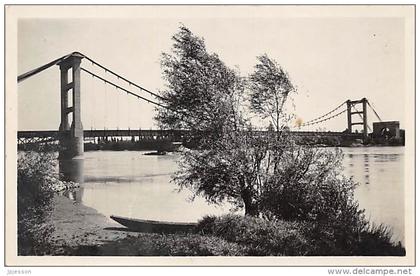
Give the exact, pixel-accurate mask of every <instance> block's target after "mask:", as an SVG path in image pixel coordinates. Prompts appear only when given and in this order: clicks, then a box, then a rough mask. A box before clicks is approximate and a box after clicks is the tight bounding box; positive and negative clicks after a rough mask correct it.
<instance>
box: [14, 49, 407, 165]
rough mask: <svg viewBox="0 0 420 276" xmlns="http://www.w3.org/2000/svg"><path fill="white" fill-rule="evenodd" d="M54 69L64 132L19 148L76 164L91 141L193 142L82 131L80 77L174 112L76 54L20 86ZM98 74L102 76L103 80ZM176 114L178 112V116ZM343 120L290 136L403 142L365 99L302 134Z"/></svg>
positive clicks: (169, 135) (21, 139) (161, 134)
mask: <svg viewBox="0 0 420 276" xmlns="http://www.w3.org/2000/svg"><path fill="white" fill-rule="evenodd" d="M83 60H85V61H86V62H87V63H86V64H85V63H84V64H83V66H82V61H83ZM54 65H58V66H59V68H60V87H61V89H60V98H61V107H60V111H61V119H60V126H59V128H58V130H39V131H34V130H31V131H18V133H17V138H18V145H28V144H37V143H50V142H55V141H59V144H60V147H61V148H62V150H61V151H60V158H76V157H78V156H82V155H83V152H84V145H85V142H86V141H90V143H93V144H101V143H102V144H106V143H108V142H109V141H111V142H113V141H114V142H115V141H118V139H120V141H121V140H122V138H123V137H125V138H127V137H129V138H131V142H137V143H139V142H141V141H166V142H168V141H169V142H172V143H173V142H183V141H185V140H186V139H187V138H188V137H189V132H188V131H186V130H145V129H140V128H138V129H130V128H127V129H119V128H115V129H107V128H105V127H104V128H102V129H100V128H97V129H96V127H95V128H92V127H91V129H84V128H83V124H82V118H81V117H82V116H81V106H82V103H81V95H82V93H81V90H82V89H81V75H82V74H85V75H87V76H88V77H90V78H91V79H92V80H95V81H97V82H100V83H102V84H103V85H104V87H105V93H106V91H107V90H106V87H111V88H113V89H114V90H115V91H116V92H117V93H120V95H121V94H122V95H123V94H125V96H126V97H130V98H133V99H134V100H136V101H145V102H147V103H149V104H151V105H154V106H157V107H160V108H168V109H170V108H169V107H167V106H165V105H164V104H163V103H162V101H161V100H162V97H161V96H160V95H158V94H157V93H154V92H152V91H151V90H149V89H146V88H144V87H143V86H141V85H139V84H136V83H135V82H133V81H131V80H129V79H128V78H126V77H124V76H123V75H121V74H118V73H116V72H115V71H113V70H111V69H110V68H108V67H105V66H104V65H102V64H100V63H98V62H96V61H95V60H93V59H91V58H90V57H88V56H86V55H83V54H81V53H78V52H73V53H71V54H68V55H66V56H63V57H61V58H58V59H56V60H53V61H51V62H49V63H47V64H45V65H43V66H40V67H38V68H35V69H33V70H30V71H28V72H27V73H24V74H21V75H19V76H18V77H17V82H18V83H20V82H23V81H25V80H26V79H29V78H31V77H33V76H35V75H37V74H39V73H41V72H43V71H44V70H46V69H48V68H50V67H52V66H54ZM85 65H90V66H91V67H94V68H96V71H95V70H93V69H90V68H87V66H85ZM97 71H100V72H102V75H101V74H100V73H98V72H97ZM110 76H112V77H113V78H114V79H115V78H116V79H117V81H115V80H110V78H109V77H110ZM136 92H139V93H136ZM117 99H118V97H117ZM368 107H369V108H370V109H371V110H372V111H373V114H375V116H376V118H377V119H378V122H376V123H373V130H372V129H371V127H370V126H369V125H368V120H367V111H368ZM117 108H118V105H117ZM172 111H174V112H177V111H176V110H172ZM105 112H106V111H105ZM126 112H128V113H130V112H131V110H126ZM344 114H347V126H345V127H346V129H345V130H344V131H342V132H332V131H300V130H292V131H291V132H290V133H291V135H294V136H297V137H300V139H301V140H305V141H314V143H323V141H324V142H325V141H326V140H327V141H328V140H329V141H332V140H335V141H336V143H337V145H340V144H342V143H343V141H345V142H347V143H351V142H353V141H356V140H361V141H364V142H365V143H366V142H367V141H368V140H369V139H372V138H376V139H382V138H383V137H385V138H387V139H388V138H389V137H393V138H395V139H401V134H400V129H399V122H397V121H392V122H383V121H382V120H381V118H380V117H379V115H378V113H377V112H376V111H375V109H374V108H373V107H372V105H371V103H370V102H369V101H368V100H367V99H366V98H362V99H359V100H347V101H344V102H342V103H341V104H339V105H338V106H337V107H335V108H333V109H332V110H330V111H329V112H327V113H325V114H323V115H322V116H318V117H316V118H314V119H312V120H309V121H307V122H305V123H303V124H301V125H300V126H299V128H302V127H306V126H314V125H320V124H322V123H324V122H326V121H329V120H332V119H335V118H337V117H339V116H340V115H344ZM356 116H357V117H356ZM69 119H70V120H71V123H70V120H69ZM358 125H360V126H361V131H355V126H358ZM343 128H344V127H343Z"/></svg>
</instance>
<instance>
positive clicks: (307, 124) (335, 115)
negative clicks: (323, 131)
mask: <svg viewBox="0 0 420 276" xmlns="http://www.w3.org/2000/svg"><path fill="white" fill-rule="evenodd" d="M346 111H347V109H344V110H343V111H340V112H339V113H337V114H334V115H332V116H330V117H327V118H325V119H322V120H319V121H316V122H307V123H305V124H302V125H301V127H303V126H311V125H316V124H319V123H322V122H325V121H328V120H331V119H333V118H335V117H337V116H339V115H341V114H343V113H344V112H346Z"/></svg>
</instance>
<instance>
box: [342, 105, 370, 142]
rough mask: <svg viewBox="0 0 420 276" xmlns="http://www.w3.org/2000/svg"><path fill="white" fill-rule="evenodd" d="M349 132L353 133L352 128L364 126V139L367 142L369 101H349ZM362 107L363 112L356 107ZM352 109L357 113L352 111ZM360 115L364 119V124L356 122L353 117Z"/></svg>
mask: <svg viewBox="0 0 420 276" xmlns="http://www.w3.org/2000/svg"><path fill="white" fill-rule="evenodd" d="M346 103H347V130H348V132H349V133H353V130H352V126H354V125H362V126H363V139H364V140H365V141H366V140H367V138H368V125H367V99H366V98H363V99H361V100H356V101H351V100H347V101H346ZM359 104H361V105H362V111H358V110H357V109H356V107H355V106H356V105H359ZM352 108H354V109H355V111H352ZM355 114H358V115H359V116H360V117H361V118H362V122H360V121H359V122H354V121H353V119H352V117H353V115H355Z"/></svg>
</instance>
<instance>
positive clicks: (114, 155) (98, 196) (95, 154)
mask: <svg viewBox="0 0 420 276" xmlns="http://www.w3.org/2000/svg"><path fill="white" fill-rule="evenodd" d="M342 150H343V152H344V160H343V166H344V174H345V175H347V176H350V177H353V178H354V180H355V181H357V182H359V183H360V185H359V186H358V187H357V189H356V191H355V197H356V199H357V200H358V201H359V203H360V207H361V208H363V209H365V210H366V215H367V217H368V218H370V220H371V221H373V222H375V223H377V224H379V223H384V224H386V225H388V226H389V227H390V228H391V230H392V232H393V234H394V239H395V240H400V241H402V242H404V148H403V147H355V148H343V149H342ZM177 159H178V155H177V154H173V155H165V156H147V155H144V152H140V151H90V152H85V160H84V184H83V185H82V187H81V189H80V191H78V192H77V193H76V194H73V195H71V197H72V198H73V199H74V200H76V201H78V202H80V203H82V204H84V205H86V206H89V207H92V208H95V209H96V210H97V211H98V212H99V213H102V214H104V215H106V216H108V217H109V216H110V215H118V216H126V217H133V218H142V219H152V220H165V221H178V222H181V221H183V222H188V221H197V220H198V219H200V218H201V217H203V216H204V215H206V214H216V215H217V214H223V213H227V212H229V210H230V208H231V206H229V205H224V206H213V205H208V204H207V203H206V202H205V200H204V199H203V198H196V199H195V200H194V201H191V197H192V194H191V193H190V192H189V191H187V190H183V191H181V192H178V187H177V186H176V185H175V184H173V183H171V182H170V179H171V175H172V174H173V173H174V172H175V171H176V170H177V162H176V161H177Z"/></svg>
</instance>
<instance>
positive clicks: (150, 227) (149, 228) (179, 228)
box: [111, 216, 197, 233]
mask: <svg viewBox="0 0 420 276" xmlns="http://www.w3.org/2000/svg"><path fill="white" fill-rule="evenodd" d="M111 219H113V220H115V221H116V222H118V223H119V224H121V225H124V226H125V227H127V228H128V229H129V230H133V231H138V232H148V233H194V232H195V231H196V229H197V223H183V222H167V221H155V220H144V219H133V218H125V217H119V216H111Z"/></svg>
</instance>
